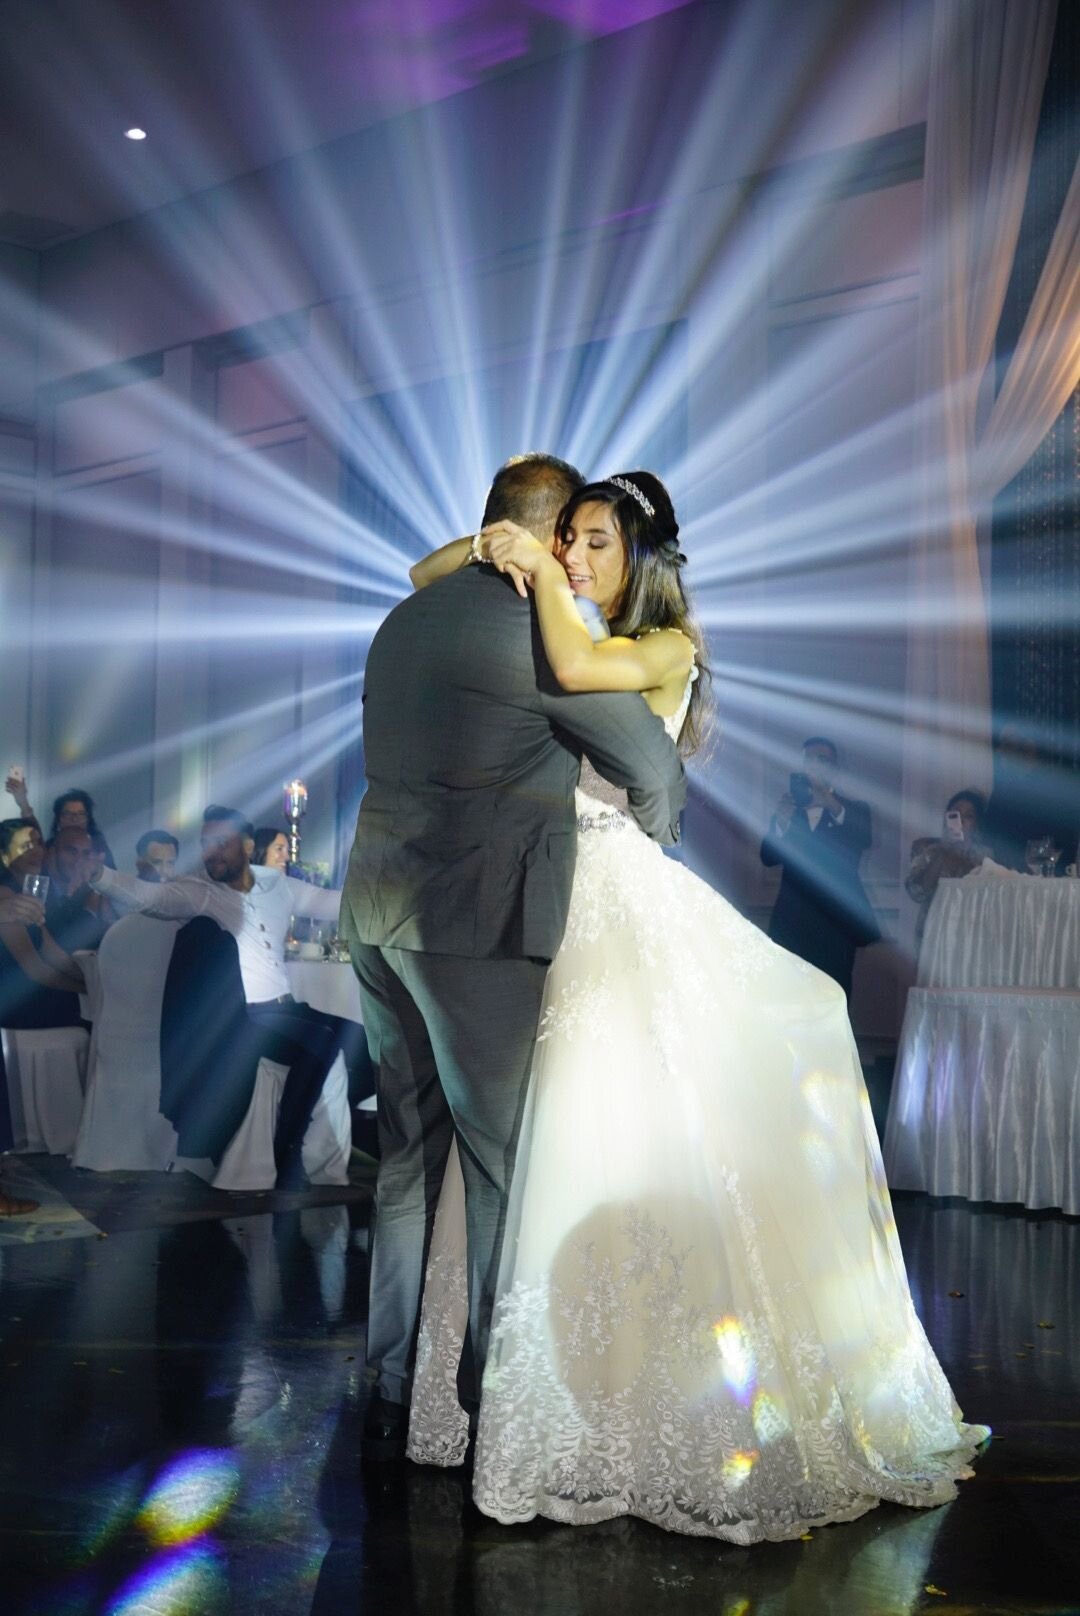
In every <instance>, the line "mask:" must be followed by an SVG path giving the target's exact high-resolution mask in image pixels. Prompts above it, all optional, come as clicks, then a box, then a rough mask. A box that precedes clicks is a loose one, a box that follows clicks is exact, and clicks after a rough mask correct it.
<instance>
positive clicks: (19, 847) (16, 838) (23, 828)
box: [0, 819, 44, 892]
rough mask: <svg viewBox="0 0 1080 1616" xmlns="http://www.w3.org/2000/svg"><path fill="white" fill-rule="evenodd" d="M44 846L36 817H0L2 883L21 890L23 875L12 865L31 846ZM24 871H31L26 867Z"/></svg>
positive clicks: (11, 888)
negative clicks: (17, 874)
mask: <svg viewBox="0 0 1080 1616" xmlns="http://www.w3.org/2000/svg"><path fill="white" fill-rule="evenodd" d="M43 846H44V843H43V842H42V839H41V830H40V828H39V826H38V822H37V820H36V819H0V885H3V886H5V887H7V888H8V889H9V890H10V891H12V892H19V891H21V890H22V877H21V876H18V877H17V876H16V875H15V874H14V873H13V871H12V865H13V864H14V863H15V861H16V860H17V859H21V858H22V856H23V854H24V853H26V852H27V851H28V850H29V849H30V848H31V847H43ZM20 868H21V866H20ZM23 873H24V874H28V873H29V872H28V871H27V870H25V869H24V870H23Z"/></svg>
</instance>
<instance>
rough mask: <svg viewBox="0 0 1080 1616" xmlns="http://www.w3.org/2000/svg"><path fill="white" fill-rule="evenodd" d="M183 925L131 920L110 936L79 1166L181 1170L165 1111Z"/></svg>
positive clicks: (100, 965)
mask: <svg viewBox="0 0 1080 1616" xmlns="http://www.w3.org/2000/svg"><path fill="white" fill-rule="evenodd" d="M180 925H181V922H180V921H178V920H154V919H151V918H150V917H149V916H148V915H125V916H124V918H123V919H122V920H118V921H117V922H116V924H115V926H112V927H110V929H109V930H108V931H107V932H106V933H105V936H104V938H103V940H102V944H101V948H100V949H99V950H98V956H97V969H98V977H99V991H98V992H97V993H96V994H95V995H94V999H95V1020H94V1033H93V1038H92V1039H91V1043H90V1067H89V1074H88V1078H87V1086H86V1104H85V1106H84V1108H83V1115H82V1123H81V1125H80V1127H79V1133H78V1138H77V1139H76V1141H75V1153H74V1156H73V1158H72V1160H73V1162H74V1165H75V1166H76V1167H89V1168H92V1169H93V1170H94V1171H95V1172H98V1173H110V1172H117V1171H120V1170H127V1171H129V1172H131V1171H133V1172H164V1171H166V1170H167V1169H168V1168H170V1167H171V1166H172V1165H173V1161H174V1159H175V1157H176V1131H175V1129H174V1128H173V1125H172V1123H171V1122H170V1121H169V1120H168V1118H167V1117H163V1116H162V1115H161V1109H160V1107H161V1002H162V999H163V997H164V994H165V978H166V976H167V974H168V970H169V961H170V959H171V958H172V951H173V944H174V942H175V941H176V934H177V932H178V931H179V929H180Z"/></svg>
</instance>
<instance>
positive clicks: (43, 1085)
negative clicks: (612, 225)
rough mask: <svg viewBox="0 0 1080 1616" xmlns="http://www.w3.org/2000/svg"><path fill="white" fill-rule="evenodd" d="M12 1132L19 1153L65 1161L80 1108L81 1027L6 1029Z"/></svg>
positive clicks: (84, 1041)
mask: <svg viewBox="0 0 1080 1616" xmlns="http://www.w3.org/2000/svg"><path fill="white" fill-rule="evenodd" d="M0 1036H2V1038H3V1049H4V1065H5V1067H6V1068H7V1081H8V1101H9V1104H10V1106H11V1131H12V1134H13V1136H14V1148H15V1149H16V1150H17V1151H27V1152H47V1153H48V1154H49V1155H50V1156H66V1155H67V1154H68V1152H69V1151H70V1150H71V1148H72V1146H73V1145H74V1143H75V1135H76V1134H77V1133H78V1130H79V1118H80V1117H81V1115H82V1108H83V1084H84V1083H85V1081H86V1059H87V1051H88V1049H89V1044H90V1040H89V1037H88V1036H87V1033H86V1031H85V1029H84V1028H82V1027H41V1028H34V1029H33V1030H32V1031H22V1030H14V1029H12V1028H5V1029H4V1031H3V1034H2V1035H0Z"/></svg>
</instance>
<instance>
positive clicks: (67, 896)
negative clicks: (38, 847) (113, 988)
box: [45, 825, 116, 954]
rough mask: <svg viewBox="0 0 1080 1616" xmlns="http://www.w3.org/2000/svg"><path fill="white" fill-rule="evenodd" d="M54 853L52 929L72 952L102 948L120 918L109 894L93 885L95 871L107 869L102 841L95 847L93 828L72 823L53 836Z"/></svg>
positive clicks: (50, 898)
mask: <svg viewBox="0 0 1080 1616" xmlns="http://www.w3.org/2000/svg"><path fill="white" fill-rule="evenodd" d="M50 854H51V858H50V873H51V877H52V879H51V882H50V885H49V895H48V897H47V898H46V900H45V912H46V914H47V916H48V922H49V930H50V931H51V932H52V934H53V936H54V937H55V938H56V940H57V942H58V943H59V944H60V946H61V948H64V949H66V950H67V952H68V953H69V954H74V953H75V952H76V951H77V950H78V949H80V948H90V949H96V948H99V947H100V946H101V939H102V938H103V937H104V935H105V933H106V932H107V931H108V929H109V927H110V926H111V925H112V923H113V921H114V920H115V919H116V912H115V910H114V909H113V907H112V905H111V904H110V903H109V901H108V899H107V898H106V897H105V895H104V894H103V893H101V892H99V891H98V890H97V889H96V888H95V887H92V886H91V885H90V880H91V877H92V876H93V875H94V874H95V872H96V871H97V870H100V869H103V868H104V851H103V849H102V846H101V843H100V842H99V844H98V847H97V849H95V846H94V837H93V836H91V834H90V832H89V831H86V830H80V829H78V827H76V826H74V825H68V826H65V827H64V828H63V829H62V830H60V831H58V832H57V833H56V835H55V836H54V837H53V841H52V846H51V848H50Z"/></svg>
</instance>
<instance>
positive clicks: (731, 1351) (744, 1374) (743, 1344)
mask: <svg viewBox="0 0 1080 1616" xmlns="http://www.w3.org/2000/svg"><path fill="white" fill-rule="evenodd" d="M713 1334H714V1335H715V1337H716V1345H717V1347H718V1349H719V1352H720V1363H721V1366H722V1369H723V1374H724V1379H725V1380H726V1381H727V1383H728V1386H729V1387H730V1389H731V1391H732V1392H733V1393H734V1395H735V1398H736V1400H737V1401H738V1402H740V1403H743V1404H748V1403H749V1402H750V1399H751V1397H752V1395H753V1389H754V1379H755V1375H756V1367H757V1366H756V1362H755V1358H754V1349H753V1347H752V1346H751V1344H750V1341H749V1338H748V1337H747V1334H746V1331H745V1330H744V1328H743V1326H742V1324H741V1323H740V1322H739V1320H738V1319H737V1318H734V1317H732V1316H731V1315H730V1314H729V1315H727V1316H726V1317H724V1318H722V1319H721V1320H720V1322H719V1323H718V1324H714V1325H713Z"/></svg>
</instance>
